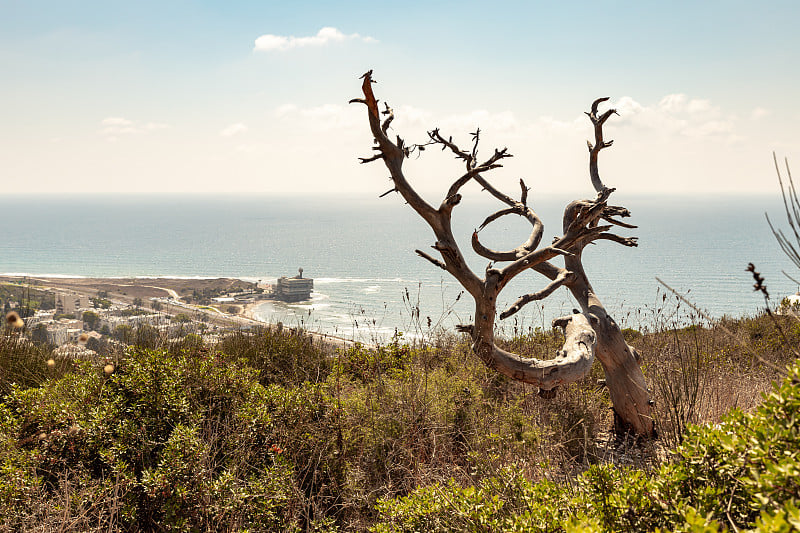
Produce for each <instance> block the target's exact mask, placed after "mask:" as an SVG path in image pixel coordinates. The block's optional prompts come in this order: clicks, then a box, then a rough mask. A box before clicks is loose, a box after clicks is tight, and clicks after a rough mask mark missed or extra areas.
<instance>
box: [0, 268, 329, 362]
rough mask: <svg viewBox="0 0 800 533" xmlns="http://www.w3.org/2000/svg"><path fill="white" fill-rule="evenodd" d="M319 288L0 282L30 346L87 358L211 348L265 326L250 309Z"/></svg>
mask: <svg viewBox="0 0 800 533" xmlns="http://www.w3.org/2000/svg"><path fill="white" fill-rule="evenodd" d="M313 287H314V282H313V279H311V278H305V277H303V271H302V269H300V270H299V274H298V275H296V276H293V277H285V276H283V277H280V278H278V279H277V280H276V283H275V284H268V283H262V282H261V281H260V280H259V281H258V282H256V283H253V282H247V281H243V280H239V279H233V278H217V279H170V278H129V279H109V278H38V277H14V276H3V277H0V305H2V306H3V310H4V313H5V314H8V313H9V312H11V311H15V312H17V313H18V314H19V316H20V317H22V319H23V320H24V321H25V331H26V336H27V337H28V338H29V340H30V341H31V342H35V343H41V344H47V345H50V346H53V347H55V349H56V351H55V354H54V355H63V356H71V357H81V358H88V357H92V356H94V355H105V354H107V353H109V351H111V350H113V349H114V348H115V347H122V346H127V345H130V344H139V345H145V346H147V345H153V346H154V347H155V345H159V344H163V343H167V342H177V341H181V340H185V339H186V338H187V337H189V336H191V337H190V338H191V339H194V340H196V341H198V342H199V341H202V342H203V343H204V344H213V343H216V342H217V341H218V340H219V337H220V336H221V335H223V334H225V333H228V332H231V331H242V330H249V329H250V328H252V327H254V326H265V325H266V324H264V323H263V322H260V321H258V320H255V319H254V318H253V315H252V313H251V309H252V307H253V306H255V305H257V304H258V303H260V302H261V301H263V300H267V299H275V300H284V301H303V300H307V299H309V298H310V296H311V293H312V291H313Z"/></svg>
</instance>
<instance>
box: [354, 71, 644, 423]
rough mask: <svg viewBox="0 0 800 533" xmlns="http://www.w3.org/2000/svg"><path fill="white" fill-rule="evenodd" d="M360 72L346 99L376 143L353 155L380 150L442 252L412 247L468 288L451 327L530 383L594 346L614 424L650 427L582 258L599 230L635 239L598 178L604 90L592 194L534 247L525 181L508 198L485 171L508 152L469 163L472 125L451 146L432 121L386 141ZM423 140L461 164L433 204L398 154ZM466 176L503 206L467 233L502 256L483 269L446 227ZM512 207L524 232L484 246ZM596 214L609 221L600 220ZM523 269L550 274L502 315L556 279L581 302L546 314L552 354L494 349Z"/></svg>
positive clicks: (585, 360)
mask: <svg viewBox="0 0 800 533" xmlns="http://www.w3.org/2000/svg"><path fill="white" fill-rule="evenodd" d="M363 78H364V82H363V84H362V92H363V93H364V98H357V99H354V100H353V102H356V103H363V104H365V105H366V107H367V110H368V118H369V124H370V129H371V131H372V134H373V136H374V137H375V143H376V149H377V150H378V152H379V153H378V154H377V155H376V156H373V157H370V158H363V160H362V162H367V161H374V160H377V159H382V160H383V162H384V164H385V165H386V167H387V168H388V170H389V172H390V174H391V178H392V180H393V182H394V189H393V190H396V191H397V192H399V193H400V194H401V195H402V196H403V198H404V199H405V200H406V202H408V204H409V205H411V207H412V208H414V210H415V211H417V213H419V215H420V216H421V217H422V218H423V219H424V220H425V221H426V222H427V223H428V224H429V225H430V227H431V229H432V230H433V232H434V234H435V235H436V242H435V244H434V245H433V248H434V249H435V250H437V251H438V252H439V254H440V255H441V258H442V259H441V260H439V259H436V258H434V257H432V256H430V255H428V254H426V253H424V252H422V251H421V250H417V254H419V255H420V256H421V257H423V258H424V259H426V260H427V261H429V262H431V263H432V264H434V265H436V266H437V267H439V268H442V269H444V270H447V271H448V272H449V273H450V274H452V275H453V276H454V277H455V278H456V279H457V280H458V281H459V282H460V283H461V285H462V286H463V287H464V288H465V289H466V290H467V292H469V293H470V294H471V295H472V297H473V299H474V301H475V321H474V323H473V324H468V325H460V326H458V329H459V331H463V332H465V333H468V334H469V335H470V336H471V337H472V342H473V344H472V349H473V351H474V352H475V353H476V354H477V355H478V356H479V357H480V358H481V359H482V360H483V361H484V362H485V363H486V364H487V365H488V366H489V367H491V368H494V369H496V370H497V371H499V372H501V373H503V374H505V375H508V376H510V377H512V378H514V379H517V380H520V381H523V382H526V383H531V384H535V385H537V386H538V387H539V388H540V389H541V390H542V391H552V390H553V389H554V388H555V387H556V386H557V385H559V384H562V383H567V382H570V381H575V380H576V379H579V378H580V377H582V376H584V375H585V374H586V372H588V370H589V368H590V367H591V364H592V361H593V360H594V357H595V355H597V357H598V359H599V360H600V362H601V363H602V364H603V368H604V370H605V371H606V380H607V383H608V386H609V391H610V394H611V397H612V402H613V404H614V409H615V413H616V414H617V417H618V419H619V423H618V424H617V428H618V429H620V430H624V431H632V432H634V433H636V434H637V435H641V436H650V435H652V433H653V424H652V419H651V418H650V416H649V413H650V407H649V397H648V396H647V387H646V385H645V384H644V377H643V376H642V374H641V370H640V369H639V367H638V364H637V363H636V358H634V356H633V354H634V353H635V351H633V350H632V349H631V348H630V347H629V346H628V345H627V344H626V343H625V342H624V339H623V338H622V334H621V332H620V330H619V327H618V326H617V325H616V323H615V322H614V320H613V319H612V318H611V317H610V316H609V315H608V314H607V313H606V312H605V309H604V308H603V306H602V304H601V303H600V300H599V299H598V298H597V296H596V295H595V294H594V290H593V289H592V287H591V284H590V283H589V281H588V278H587V276H586V273H585V271H584V269H583V264H582V260H581V256H582V252H583V249H584V248H585V247H586V246H587V245H588V244H590V243H592V242H594V241H596V240H599V239H607V240H611V241H614V242H618V243H620V244H623V245H625V246H635V245H636V239H635V238H632V237H631V238H623V237H620V236H617V235H614V234H611V233H608V230H609V229H611V227H612V226H620V227H625V228H632V227H634V226H632V225H631V224H627V223H624V222H621V221H619V220H618V219H617V218H615V217H622V218H625V217H628V216H630V212H629V211H628V210H627V209H625V208H622V207H617V206H609V205H608V199H609V197H610V195H611V193H612V192H613V191H614V189H610V188H608V187H606V186H605V185H604V184H603V183H602V181H601V180H600V174H599V170H598V154H599V152H600V151H601V150H603V149H604V148H607V147H609V146H611V141H605V140H604V137H603V124H604V123H605V122H606V121H607V120H608V118H609V117H610V116H611V115H612V114H614V113H615V111H614V110H613V109H612V110H608V111H606V112H604V113H602V114H600V113H599V111H598V105H599V104H600V103H602V102H604V101H606V100H607V98H601V99H598V100H596V101H595V102H594V103H593V104H592V108H591V111H590V112H589V113H587V115H588V116H589V118H590V120H591V122H592V124H593V127H594V137H595V144H594V145H592V144H591V143H589V152H590V155H589V169H590V172H589V173H590V177H591V181H592V184H593V186H594V188H595V191H596V192H597V196H596V198H595V199H593V200H579V201H575V202H572V203H571V204H569V205H568V206H567V207H566V208H565V210H564V217H563V223H562V224H563V232H564V233H563V235H562V236H560V237H556V238H555V239H554V240H553V242H552V244H551V245H549V246H544V247H541V248H540V247H539V246H540V243H541V238H542V235H543V231H544V227H543V225H542V222H541V219H540V218H539V216H538V215H537V214H536V213H535V211H534V210H533V209H531V208H530V207H528V191H529V189H528V188H527V187H526V186H525V182H524V181H522V180H520V189H521V195H520V200H519V201H516V200H514V199H513V198H511V197H510V196H508V195H506V194H505V193H503V192H501V191H500V190H499V189H498V188H496V187H495V186H494V185H492V184H491V183H490V182H489V181H488V180H487V179H486V176H485V174H486V173H488V172H490V171H492V170H494V169H496V168H499V167H501V166H502V165H501V163H500V161H501V160H502V159H505V158H507V157H511V154H509V153H508V151H507V150H506V149H505V148H503V149H501V150H495V151H494V153H493V154H492V156H490V157H489V158H488V159H486V160H485V161H484V162H482V163H478V147H479V141H480V130H476V131H475V132H474V133H473V134H472V141H473V142H472V148H471V149H470V150H463V149H461V148H459V147H458V145H457V144H456V143H455V142H453V139H452V137H445V136H444V135H442V133H441V132H440V131H439V130H438V129H435V130H432V131H430V132H429V133H428V136H429V141H428V142H427V143H425V144H422V145H411V147H408V146H406V145H405V143H404V141H403V140H402V139H401V138H400V137H399V136H398V137H397V139H396V141H395V142H392V141H391V140H390V139H389V138H388V136H387V132H388V128H389V126H390V124H391V123H392V120H393V118H394V113H393V112H392V110H391V108H390V107H389V106H388V105H386V106H385V110H384V111H383V114H384V115H385V116H387V118H386V119H385V120H384V121H383V123H381V121H380V117H379V112H378V102H377V100H376V99H375V96H374V94H373V92H372V82H373V80H372V71H370V72H367V73H366V74H365V75H364V76H363ZM428 145H441V147H442V149H443V150H450V151H451V152H452V153H453V154H454V155H455V157H456V158H457V159H459V160H462V161H464V163H465V166H466V172H465V173H464V174H463V175H461V176H460V177H459V178H457V179H456V180H455V181H454V182H453V183H452V184H451V186H450V187H449V189H448V191H447V195H446V196H445V197H444V199H443V200H442V202H441V204H440V206H439V208H438V209H436V208H434V207H432V206H431V205H430V204H428V203H427V202H425V200H423V199H422V197H421V196H420V195H419V194H418V193H417V192H416V191H415V190H414V188H413V187H412V186H411V185H410V183H409V182H408V181H407V179H406V177H405V176H404V174H403V171H402V162H403V159H404V158H406V157H408V155H409V153H410V151H412V150H413V149H414V148H415V147H416V148H417V149H418V150H419V151H420V152H421V151H422V150H423V149H424V147H425V146H428ZM471 181H475V182H476V183H477V184H478V185H479V186H480V187H482V189H483V190H485V191H487V192H488V193H489V194H491V195H492V196H493V197H495V198H496V199H497V200H499V201H500V202H501V203H503V204H505V205H506V206H507V207H506V208H503V209H500V210H498V211H496V212H495V213H493V214H491V215H489V216H488V217H487V218H486V219H485V220H484V221H483V223H482V224H481V226H480V227H479V228H478V229H477V230H476V231H475V232H474V233H473V236H472V247H473V250H474V251H475V252H476V253H478V255H480V256H482V257H485V258H488V259H490V260H492V261H497V262H504V263H508V264H506V265H505V266H499V267H495V266H493V265H491V264H490V266H489V267H487V269H486V271H485V275H484V277H483V278H481V277H479V276H478V275H477V274H476V273H474V272H473V271H472V270H471V269H470V268H469V267H468V266H467V264H466V261H465V260H464V257H463V256H462V253H461V250H460V249H459V247H458V244H457V241H456V239H455V238H454V236H453V232H452V223H451V216H452V211H453V209H454V208H455V207H456V206H457V205H459V203H460V202H461V193H460V191H461V189H462V188H463V187H464V186H466V185H467V184H468V183H470V182H471ZM511 214H514V215H518V216H522V217H524V218H526V219H527V220H528V221H529V222H530V223H531V225H532V230H531V234H530V236H529V237H528V240H527V241H526V242H525V243H523V244H522V245H520V246H518V247H517V248H515V249H513V250H509V251H495V250H491V249H489V248H487V247H485V246H484V245H483V244H482V243H481V242H480V240H479V239H478V232H479V231H480V230H481V229H483V228H484V227H486V226H487V225H488V224H490V223H492V222H494V221H495V220H497V219H498V218H500V217H502V216H506V215H511ZM601 220H604V221H606V222H608V223H609V224H605V225H601V224H600V221H601ZM561 256H563V257H564V263H565V266H564V268H560V267H557V266H555V265H553V264H552V263H551V260H553V259H555V258H556V257H561ZM528 269H532V270H535V271H537V272H539V273H540V274H542V275H544V276H545V277H547V278H549V279H550V280H551V282H550V283H549V284H548V285H547V286H546V287H544V288H543V289H541V290H539V291H537V292H534V293H532V294H528V295H525V296H523V297H521V298H520V299H519V300H517V302H515V303H514V304H513V305H512V306H511V307H509V309H507V310H506V311H504V312H503V313H502V314H501V315H500V318H501V319H503V318H507V317H508V316H511V315H513V314H514V313H516V312H518V311H519V310H520V309H521V308H522V307H523V306H524V305H525V304H527V303H529V302H531V301H536V300H541V299H543V298H546V297H547V296H549V295H551V294H552V293H553V292H554V291H556V290H557V289H558V288H559V287H566V288H568V289H569V290H570V292H572V295H573V296H574V297H575V299H576V300H577V301H578V303H579V305H580V307H581V310H582V312H581V313H577V314H574V315H571V316H569V317H562V318H561V319H557V320H556V321H554V327H555V326H563V327H564V328H565V334H566V340H565V343H564V346H563V348H562V349H561V350H559V351H558V353H557V354H556V357H555V358H554V359H552V360H546V361H542V360H537V359H526V358H522V357H520V356H518V355H516V354H513V353H510V352H507V351H505V350H502V349H500V348H499V347H498V346H497V345H496V343H495V340H494V322H495V317H496V315H497V297H498V295H499V293H500V291H501V290H502V289H503V288H504V287H505V286H506V285H507V284H508V283H509V282H510V281H511V279H513V278H514V277H515V276H517V275H519V274H520V273H522V272H523V271H525V270H528Z"/></svg>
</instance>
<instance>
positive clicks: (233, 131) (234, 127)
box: [219, 122, 247, 137]
mask: <svg viewBox="0 0 800 533" xmlns="http://www.w3.org/2000/svg"><path fill="white" fill-rule="evenodd" d="M246 131H247V126H245V125H244V124H242V123H241V122H237V123H236V124H231V125H230V126H228V127H226V128H224V129H223V130H222V131H220V132H219V134H220V135H222V136H223V137H233V136H234V135H239V134H241V133H244V132H246Z"/></svg>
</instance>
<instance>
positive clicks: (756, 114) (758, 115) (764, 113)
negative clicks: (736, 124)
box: [750, 107, 770, 120]
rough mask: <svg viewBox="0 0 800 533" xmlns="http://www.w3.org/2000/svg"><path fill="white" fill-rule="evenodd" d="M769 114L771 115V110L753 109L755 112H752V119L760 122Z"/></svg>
mask: <svg viewBox="0 0 800 533" xmlns="http://www.w3.org/2000/svg"><path fill="white" fill-rule="evenodd" d="M769 114H770V110H769V109H764V108H763V107H756V108H755V109H753V111H751V112H750V118H752V119H753V120H758V119H761V118H764V117H766V116H767V115H769Z"/></svg>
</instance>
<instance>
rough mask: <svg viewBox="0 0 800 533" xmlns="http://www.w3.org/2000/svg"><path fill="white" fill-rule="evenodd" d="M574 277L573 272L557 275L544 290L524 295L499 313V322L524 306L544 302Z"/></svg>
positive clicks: (565, 271) (566, 271)
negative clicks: (539, 301)
mask: <svg viewBox="0 0 800 533" xmlns="http://www.w3.org/2000/svg"><path fill="white" fill-rule="evenodd" d="M574 275H575V274H574V272H570V271H568V270H564V271H563V272H561V273H560V274H559V275H558V277H557V278H556V279H555V280H553V281H552V282H550V283H549V284H548V285H547V286H546V287H545V288H544V289H542V290H540V291H537V292H534V293H532V294H526V295H524V296H521V297H520V298H519V299H518V300H517V301H516V302H514V303H513V304H512V305H511V307H509V308H508V309H506V310H505V311H503V312H502V313H500V320H505V319H506V318H508V317H510V316H512V315H513V314H515V313H517V312H518V311H519V310H520V309H522V308H523V306H525V305H526V304H529V303H531V302H535V301H537V300H544V299H545V298H547V297H548V296H550V295H551V294H553V293H554V292H555V291H556V289H558V288H559V287H563V286H564V284H565V283H566V282H567V281H568V280H569V278H570V277H572V276H574Z"/></svg>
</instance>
